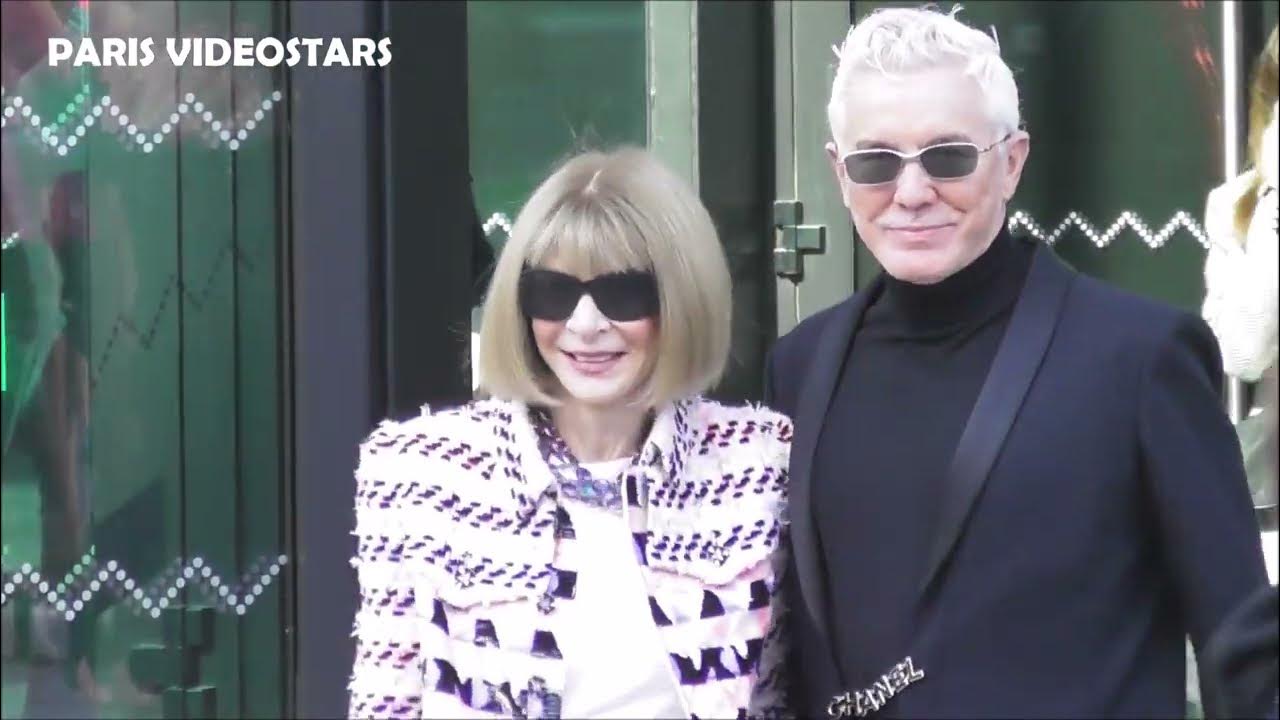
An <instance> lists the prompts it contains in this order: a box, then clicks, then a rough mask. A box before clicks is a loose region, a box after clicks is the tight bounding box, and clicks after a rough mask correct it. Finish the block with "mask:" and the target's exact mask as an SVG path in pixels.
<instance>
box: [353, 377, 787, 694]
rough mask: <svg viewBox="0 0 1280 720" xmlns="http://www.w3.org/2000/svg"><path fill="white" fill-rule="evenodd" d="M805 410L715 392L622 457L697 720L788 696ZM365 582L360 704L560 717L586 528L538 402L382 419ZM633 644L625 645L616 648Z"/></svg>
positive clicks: (652, 578)
mask: <svg viewBox="0 0 1280 720" xmlns="http://www.w3.org/2000/svg"><path fill="white" fill-rule="evenodd" d="M790 442H791V424H790V422H789V421H788V420H787V419H786V418H785V417H784V416H782V415H779V414H777V413H774V412H772V411H769V410H766V409H763V408H757V407H729V406H725V405H721V404H718V403H715V402H712V401H709V400H705V399H702V398H694V399H691V400H687V401H682V402H678V403H674V404H672V405H671V406H669V407H667V408H664V409H663V410H662V411H661V412H659V413H658V415H657V417H656V418H655V420H654V424H653V428H652V430H651V431H650V434H649V437H648V438H647V440H646V442H645V443H644V445H643V446H642V449H641V451H640V452H639V453H638V454H637V456H636V459H635V460H634V461H633V463H632V464H631V466H630V467H629V468H628V469H627V470H626V471H625V472H624V475H623V477H624V480H625V483H626V496H627V497H626V501H627V502H629V503H630V504H631V505H632V506H633V507H634V508H637V509H639V510H641V511H640V512H631V513H629V516H630V518H631V519H632V531H633V537H634V538H635V542H636V547H637V554H638V557H640V558H641V562H642V567H641V572H642V574H643V576H644V579H645V585H646V587H647V589H648V593H649V606H650V609H651V611H652V616H653V622H654V624H655V625H656V626H657V628H658V630H659V633H660V636H661V637H662V639H663V641H664V644H665V646H666V650H667V652H668V655H669V658H670V662H671V664H672V668H673V671H674V677H675V678H676V679H677V680H678V681H679V684H680V695H681V699H682V701H683V704H684V707H685V709H686V711H687V713H688V715H689V717H690V718H724V717H728V718H742V717H749V716H750V717H756V716H774V715H777V714H779V713H781V712H783V711H784V709H785V707H786V702H785V698H783V697H782V696H783V689H784V686H785V683H784V682H783V677H782V672H781V670H782V661H783V657H784V655H785V650H784V643H783V640H784V638H785V632H784V630H783V622H784V618H783V615H784V612H783V608H782V607H781V603H780V602H779V598H778V593H777V591H778V580H779V575H780V572H781V568H782V567H783V559H782V558H781V557H780V556H781V554H782V553H781V551H780V548H781V547H783V543H782V537H783V534H784V533H785V532H786V526H787V520H786V512H785V511H786V495H787V460H788V455H789V451H790ZM356 479H357V490H356V498H355V512H356V528H355V533H354V534H355V535H356V537H357V538H358V543H359V549H358V552H357V555H356V557H355V558H354V559H353V560H352V564H353V565H354V566H355V568H356V571H357V574H358V577H359V581H360V589H361V604H360V608H359V610H358V611H357V614H356V618H355V629H354V635H355V637H356V638H357V649H356V657H355V663H354V668H353V670H352V676H351V683H350V699H351V703H350V715H351V717H353V718H367V717H396V718H418V717H451V718H459V717H485V718H491V717H515V718H556V717H559V715H560V707H561V700H562V698H563V695H564V690H565V660H564V659H563V658H562V657H561V654H560V651H559V648H558V645H557V642H556V635H557V633H558V632H560V629H561V628H562V627H564V623H567V622H572V619H573V602H574V586H575V582H576V580H577V574H576V571H575V567H576V566H577V564H578V563H576V562H575V558H576V557H579V556H580V554H581V553H584V552H587V551H589V548H586V547H582V546H580V545H577V544H575V542H574V534H573V527H572V524H571V522H570V520H569V515H568V513H566V512H565V511H564V510H563V509H562V508H561V506H560V504H559V502H558V495H559V490H558V483H557V482H556V480H555V479H554V477H553V473H552V471H551V469H550V467H549V466H548V465H547V463H546V462H545V461H544V459H543V455H542V453H541V452H540V451H539V448H538V445H537V439H536V433H535V431H534V428H533V427H532V425H531V423H530V416H529V411H528V408H527V407H525V406H524V405H521V404H517V403H509V402H502V401H496V400H485V401H479V402H475V403H472V404H470V405H467V406H464V407H462V408H459V409H455V410H449V411H443V412H436V413H431V412H424V413H423V414H422V415H421V416H419V417H417V418H414V419H412V420H408V421H405V422H391V421H385V422H383V423H382V424H381V425H379V426H378V428H377V429H376V430H375V431H374V433H373V434H372V435H371V436H370V437H369V438H368V439H367V440H366V441H365V442H364V443H362V444H361V447H360V464H359V468H358V470H357V471H356ZM618 652H619V653H625V652H627V648H625V647H619V648H618Z"/></svg>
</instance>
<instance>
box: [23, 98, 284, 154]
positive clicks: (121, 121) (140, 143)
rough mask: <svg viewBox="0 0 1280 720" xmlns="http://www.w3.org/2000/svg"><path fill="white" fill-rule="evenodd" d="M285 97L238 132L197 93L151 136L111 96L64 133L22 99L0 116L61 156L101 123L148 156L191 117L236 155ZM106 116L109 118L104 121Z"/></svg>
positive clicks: (269, 102) (267, 103) (267, 102)
mask: <svg viewBox="0 0 1280 720" xmlns="http://www.w3.org/2000/svg"><path fill="white" fill-rule="evenodd" d="M0 92H2V91H0ZM283 97H284V96H283V95H281V93H280V91H279V90H276V91H273V92H272V93H271V96H270V97H268V98H266V99H264V100H263V101H262V103H261V105H260V106H259V107H258V108H257V109H255V110H254V111H253V114H252V117H250V118H249V119H247V120H245V121H244V122H243V124H242V125H241V126H240V127H239V128H238V129H237V128H235V127H233V126H232V124H231V121H230V120H215V119H213V112H212V111H211V110H209V109H208V108H207V107H205V104H204V102H203V101H201V100H200V99H198V98H197V97H196V96H195V94H194V93H187V94H186V96H185V97H184V98H183V101H182V102H181V103H179V104H178V105H177V107H175V108H174V110H173V112H172V113H170V115H169V118H168V120H167V121H166V122H165V123H163V124H162V125H161V126H160V128H159V130H157V131H151V132H148V131H147V130H141V129H139V128H138V126H137V125H136V124H134V123H132V122H130V119H129V115H128V114H127V113H126V112H124V110H122V109H121V108H120V106H119V105H116V104H115V103H113V102H112V101H111V96H110V95H104V96H103V97H102V99H101V100H99V101H98V102H96V103H94V104H93V105H92V107H91V108H90V109H89V111H88V112H86V113H85V114H84V116H83V117H81V119H80V123H79V124H78V125H76V126H75V128H73V129H71V130H68V131H67V132H65V133H64V132H62V127H60V126H59V124H57V123H49V124H44V122H43V121H42V120H41V118H40V116H39V115H38V114H37V113H36V112H35V111H34V110H33V109H32V107H31V105H30V104H29V103H28V102H27V101H26V100H24V99H23V98H22V96H21V95H15V96H13V97H11V98H8V99H7V100H6V101H5V104H4V110H3V112H0V128H4V127H5V126H6V125H8V123H9V121H10V120H13V119H15V118H17V117H18V116H21V118H20V119H18V120H17V122H25V123H27V124H28V125H30V127H31V128H33V129H35V130H39V131H40V138H41V142H43V143H44V144H46V145H48V146H49V147H51V148H53V150H54V151H55V152H57V154H58V155H66V154H67V153H68V152H69V151H70V150H71V149H72V148H75V147H77V146H78V145H79V144H80V142H81V141H82V140H83V138H84V136H85V133H86V132H88V130H89V128H91V127H93V126H94V124H95V123H97V122H98V121H99V120H100V119H101V120H102V122H103V123H107V122H114V123H115V124H116V125H117V127H118V130H119V132H120V133H121V136H122V137H123V138H124V145H125V147H126V148H127V149H129V150H132V149H134V148H141V150H142V152H144V153H149V152H151V151H153V150H155V149H156V148H157V147H159V146H160V144H161V143H163V142H164V140H165V138H167V137H169V135H171V134H172V133H173V132H174V130H175V129H177V125H178V122H179V121H180V120H181V119H182V116H183V115H190V116H193V117H196V118H198V119H199V120H201V121H202V122H204V123H205V125H207V126H208V129H209V131H210V133H209V135H208V137H210V138H211V139H212V140H213V142H214V143H215V144H219V143H220V144H223V145H225V146H226V147H227V148H228V149H229V150H232V151H235V150H238V149H240V145H241V143H243V142H245V141H246V140H247V139H248V138H249V134H250V133H252V132H253V131H254V130H255V129H256V128H257V127H258V124H259V123H261V122H262V121H263V120H265V119H266V117H267V113H268V112H271V110H272V108H273V107H275V105H276V104H277V103H279V102H280V101H281V99H282V98H283ZM76 102H83V99H82V96H80V95H78V96H77V101H76ZM74 104H75V103H72V104H71V105H68V109H69V110H70V109H74V108H73V106H74ZM64 115H65V113H64ZM103 115H106V116H107V117H106V118H103V117H102V116H103ZM104 127H105V125H104Z"/></svg>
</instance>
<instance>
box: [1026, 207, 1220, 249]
mask: <svg viewBox="0 0 1280 720" xmlns="http://www.w3.org/2000/svg"><path fill="white" fill-rule="evenodd" d="M1020 227H1021V228H1026V230H1027V231H1028V232H1029V233H1031V235H1032V236H1034V237H1035V238H1036V239H1037V240H1040V241H1043V242H1045V243H1048V244H1049V245H1052V244H1054V243H1055V242H1057V241H1058V240H1059V239H1061V237H1062V235H1063V234H1064V233H1066V232H1067V231H1068V230H1070V229H1071V228H1072V227H1076V228H1079V229H1080V231H1081V232H1083V233H1084V234H1085V237H1087V238H1089V240H1090V241H1092V242H1093V244H1094V245H1096V246H1097V247H1098V248H1105V247H1106V246H1108V245H1110V244H1111V241H1112V240H1115V238H1116V236H1117V235H1119V234H1120V232H1121V231H1122V230H1124V229H1125V228H1126V227H1128V228H1132V229H1133V231H1134V233H1135V234H1137V236H1138V237H1139V238H1141V239H1142V241H1143V242H1144V243H1146V244H1147V246H1148V247H1150V248H1151V249H1152V250H1156V249H1159V248H1161V247H1163V246H1164V245H1165V243H1167V242H1169V238H1170V237H1172V236H1173V234H1174V233H1175V232H1177V231H1178V229H1179V228H1185V229H1186V230H1187V231H1188V232H1190V233H1191V235H1192V236H1194V237H1195V239H1196V241H1197V242H1199V243H1200V244H1201V245H1202V246H1203V247H1205V248H1208V247H1209V237H1208V235H1206V234H1205V231H1204V228H1203V227H1201V226H1200V224H1199V223H1197V222H1196V221H1195V220H1194V219H1193V218H1192V217H1191V214H1190V213H1188V212H1187V211H1186V210H1179V211H1177V212H1176V213H1174V214H1173V217H1171V218H1169V221H1168V222H1167V223H1165V224H1164V227H1162V228H1160V230H1159V231H1158V232H1152V230H1151V228H1150V227H1148V226H1147V224H1146V222H1144V221H1143V220H1142V218H1141V217H1139V216H1138V214H1137V213H1135V212H1133V211H1132V210H1125V211H1124V212H1122V213H1120V217H1118V218H1116V220H1115V222H1113V223H1111V226H1110V227H1108V228H1107V229H1106V231H1103V232H1099V230H1098V228H1097V227H1095V226H1094V225H1093V223H1091V222H1089V219H1088V218H1086V217H1085V216H1084V215H1083V214H1081V213H1079V212H1076V211H1074V210H1073V211H1071V212H1070V213H1068V214H1067V217H1066V219H1064V220H1063V221H1062V222H1060V223H1058V226H1057V227H1055V228H1054V229H1053V232H1048V233H1046V232H1045V230H1044V228H1043V227H1041V226H1040V224H1039V223H1037V222H1036V221H1035V220H1034V219H1033V218H1032V217H1031V216H1030V215H1028V214H1027V213H1025V212H1023V211H1022V210H1019V211H1017V212H1015V213H1014V214H1013V217H1011V218H1009V230H1010V231H1013V230H1017V229H1018V228H1020Z"/></svg>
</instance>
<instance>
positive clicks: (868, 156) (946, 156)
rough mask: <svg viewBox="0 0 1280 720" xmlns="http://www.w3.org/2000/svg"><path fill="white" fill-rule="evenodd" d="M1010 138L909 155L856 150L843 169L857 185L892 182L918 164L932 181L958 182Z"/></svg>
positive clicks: (935, 147)
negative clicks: (986, 143)
mask: <svg viewBox="0 0 1280 720" xmlns="http://www.w3.org/2000/svg"><path fill="white" fill-rule="evenodd" d="M1011 137H1013V133H1009V134H1008V135H1005V136H1004V137H1002V138H1000V139H999V140H997V141H995V142H993V143H991V144H990V145H988V146H986V147H984V148H983V147H978V146H977V145H974V144H973V143H969V142H947V143H939V144H937V145H930V146H929V147H927V148H922V149H920V150H917V151H916V152H913V153H911V154H906V153H900V152H898V151H897V150H890V149H889V148H873V149H870V150H855V151H853V152H851V153H849V154H848V155H845V156H844V169H845V172H846V173H848V175H849V180H850V181H851V182H853V183H855V184H857V185H880V184H882V183H887V182H893V181H894V180H896V179H897V178H898V173H900V172H902V168H903V167H904V166H905V165H906V164H907V163H909V162H912V161H915V160H918V161H919V162H920V167H923V168H924V171H925V172H927V173H929V177H931V178H933V179H935V180H958V179H959V178H962V177H968V176H969V175H971V174H972V173H973V171H974V170H975V169H977V167H978V158H979V157H981V156H982V154H983V153H985V152H988V151H990V150H991V149H992V148H994V147H995V146H997V145H999V144H1000V143H1002V142H1004V141H1005V140H1008V139H1009V138H1011Z"/></svg>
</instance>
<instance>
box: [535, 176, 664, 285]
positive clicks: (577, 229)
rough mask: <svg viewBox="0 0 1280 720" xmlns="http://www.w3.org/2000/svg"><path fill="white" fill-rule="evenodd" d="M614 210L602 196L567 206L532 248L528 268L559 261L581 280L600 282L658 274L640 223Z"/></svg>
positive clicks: (555, 214) (554, 214) (549, 222)
mask: <svg viewBox="0 0 1280 720" xmlns="http://www.w3.org/2000/svg"><path fill="white" fill-rule="evenodd" d="M628 215H629V214H628V213H626V212H625V211H622V212H619V211H618V209H616V208H609V207H606V206H605V205H604V203H602V202H600V198H599V196H595V197H585V198H579V199H578V201H577V202H574V201H569V202H565V203H562V204H561V205H560V206H559V207H558V208H556V209H555V210H554V211H553V212H552V213H551V215H550V217H548V218H547V220H546V222H545V223H543V224H542V228H541V232H539V233H538V234H537V235H536V236H535V237H534V238H532V240H531V242H530V243H529V253H528V257H527V261H528V264H529V265H530V266H532V267H546V266H547V265H548V264H549V263H552V262H554V263H555V264H556V265H557V266H558V267H559V268H560V269H562V270H564V271H565V272H569V273H572V274H576V275H581V276H586V277H594V276H597V275H604V274H607V273H615V272H624V271H628V270H644V271H652V270H653V258H652V257H650V255H649V250H648V243H647V242H646V240H645V237H644V234H643V233H642V232H641V230H640V228H639V227H638V226H637V223H636V222H635V221H634V218H631V217H629V216H628Z"/></svg>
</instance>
